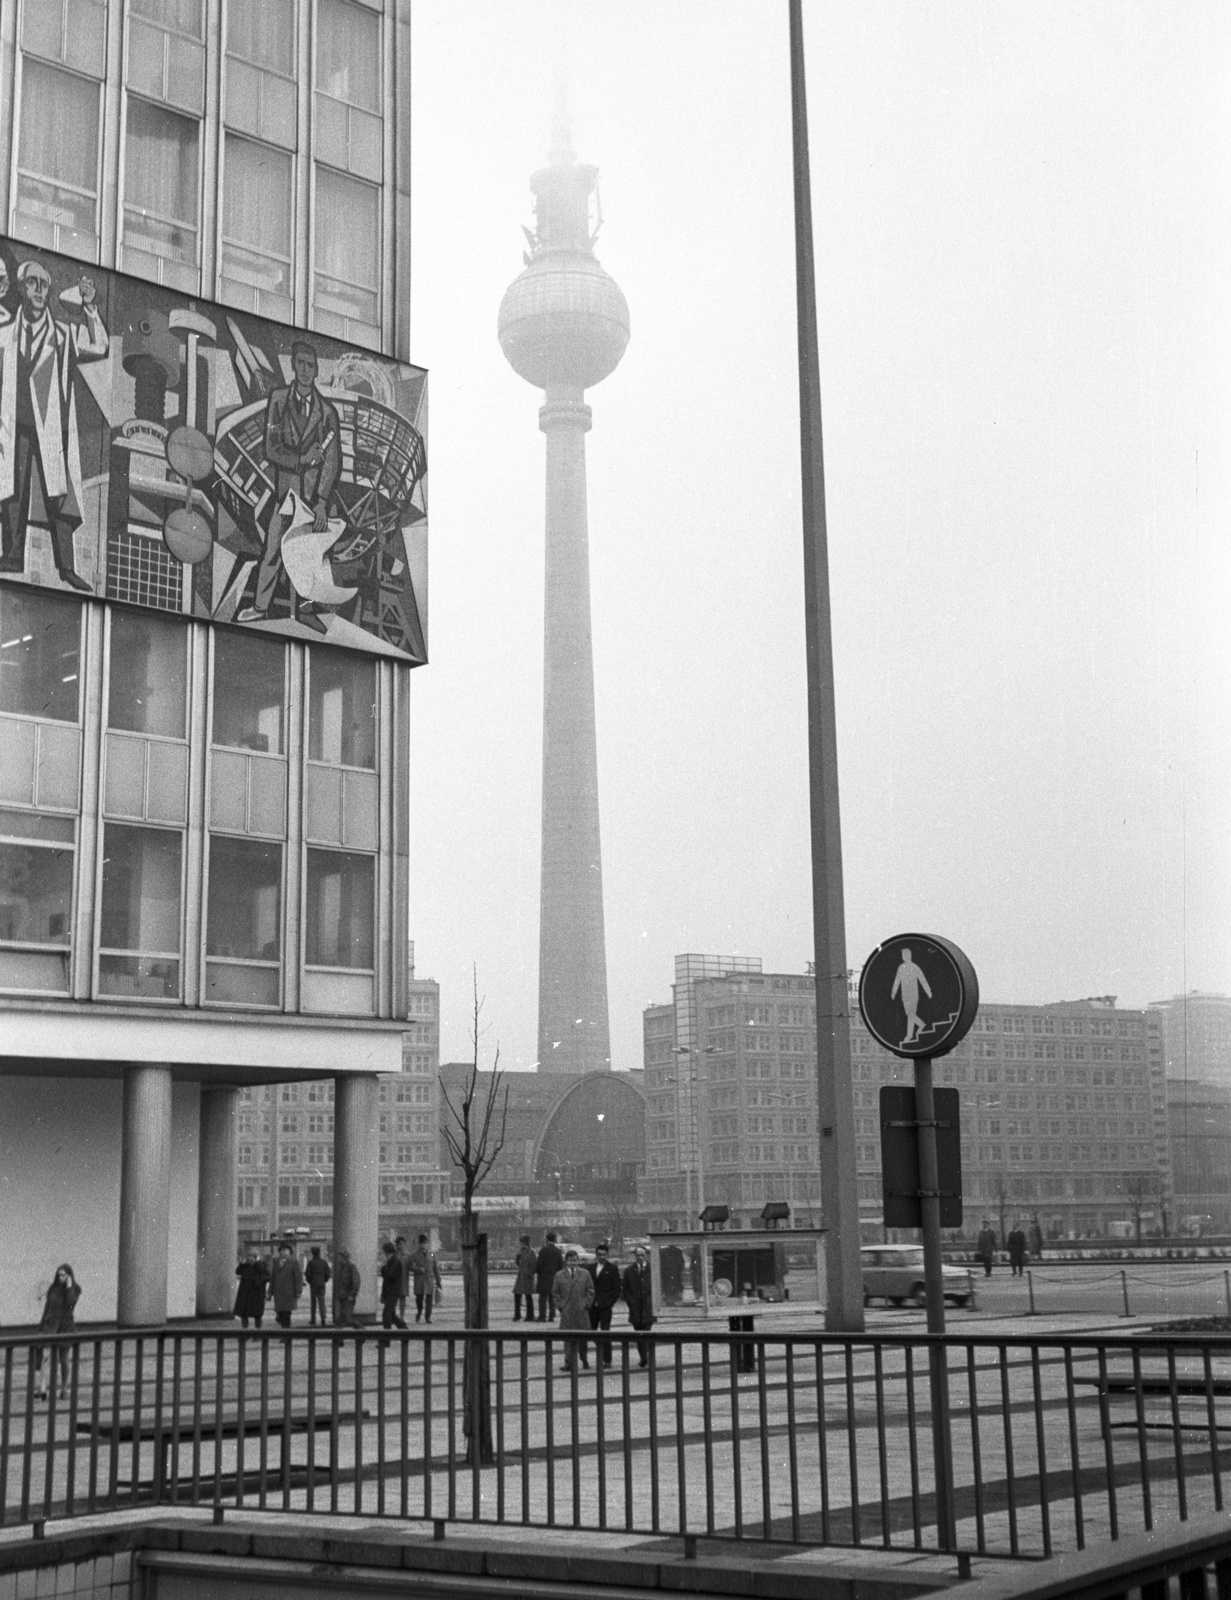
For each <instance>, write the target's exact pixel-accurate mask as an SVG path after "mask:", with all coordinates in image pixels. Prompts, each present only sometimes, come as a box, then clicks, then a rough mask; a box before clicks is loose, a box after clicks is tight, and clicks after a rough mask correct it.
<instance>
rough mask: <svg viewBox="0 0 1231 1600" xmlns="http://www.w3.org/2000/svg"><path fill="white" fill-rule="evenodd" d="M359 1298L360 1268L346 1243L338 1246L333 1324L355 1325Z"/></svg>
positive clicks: (337, 1325)
mask: <svg viewBox="0 0 1231 1600" xmlns="http://www.w3.org/2000/svg"><path fill="white" fill-rule="evenodd" d="M358 1298H359V1268H358V1267H357V1266H356V1265H355V1263H354V1262H353V1261H352V1260H351V1258H350V1251H349V1250H348V1249H347V1248H346V1246H345V1245H339V1246H338V1270H337V1272H335V1273H334V1276H333V1325H334V1327H335V1328H353V1327H354V1326H355V1301H356V1300H357V1299H358Z"/></svg>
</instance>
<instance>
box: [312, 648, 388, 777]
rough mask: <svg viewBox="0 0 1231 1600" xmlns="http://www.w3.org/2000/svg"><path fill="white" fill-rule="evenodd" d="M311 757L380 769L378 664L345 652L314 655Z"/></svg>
mask: <svg viewBox="0 0 1231 1600" xmlns="http://www.w3.org/2000/svg"><path fill="white" fill-rule="evenodd" d="M310 699H311V705H310V710H309V726H308V759H309V760H311V761H332V762H335V763H337V764H340V765H341V766H344V767H371V768H374V767H375V766H376V663H375V662H374V661H369V660H366V659H365V658H364V657H363V656H358V655H348V654H347V653H346V652H345V651H343V650H319V649H318V650H313V651H312V652H311V690H310Z"/></svg>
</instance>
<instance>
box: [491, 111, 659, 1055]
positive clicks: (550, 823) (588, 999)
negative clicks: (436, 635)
mask: <svg viewBox="0 0 1231 1600" xmlns="http://www.w3.org/2000/svg"><path fill="white" fill-rule="evenodd" d="M554 133H555V137H554V140H553V143H554V146H555V148H554V149H553V150H552V152H551V154H550V157H549V165H548V166H546V167H544V168H543V169H542V170H541V171H539V172H536V173H534V174H533V176H532V177H531V179H530V187H531V189H532V190H533V192H534V199H535V231H534V232H533V234H531V233H530V232H529V230H527V238H528V239H529V241H530V250H529V253H528V254H527V255H526V257H525V262H526V269H525V271H524V272H523V273H522V274H521V275H520V277H518V278H516V279H514V281H513V283H512V284H510V286H509V288H508V290H507V292H506V294H505V296H504V299H503V301H502V302H501V305H500V317H499V324H498V330H499V336H500V345H501V348H502V349H503V351H504V354H505V356H506V358H507V359H508V361H509V363H510V364H511V365H512V367H513V369H514V371H516V372H517V373H518V375H519V376H520V377H523V378H525V380H526V381H527V383H532V384H534V386H535V387H536V388H539V389H542V390H543V391H544V401H545V403H544V405H543V407H542V409H541V410H540V411H539V427H540V428H541V429H542V430H543V432H544V433H545V434H546V435H547V537H546V547H547V579H546V593H545V606H544V642H543V856H542V876H541V888H540V899H539V917H540V922H539V1040H538V1045H539V1057H538V1065H539V1070H540V1071H545V1072H568V1073H579V1072H603V1071H608V1070H610V1067H611V1044H610V1036H609V1032H608V1026H607V956H606V946H605V941H604V935H603V869H602V852H601V848H600V844H599V825H598V755H597V749H596V741H595V732H594V658H593V648H592V644H591V638H590V552H589V537H588V532H587V525H586V456H585V436H586V433H587V432H588V431H589V428H590V408H589V406H588V405H586V404H585V400H584V392H585V390H586V389H588V388H589V387H590V386H591V385H592V384H596V383H599V382H601V380H602V379H603V378H605V377H607V376H608V374H610V373H611V372H614V370H615V368H616V366H617V364H618V363H619V360H620V357H621V356H622V355H623V354H624V348H625V346H626V345H627V343H628V306H627V304H626V302H625V299H624V296H623V294H621V292H620V290H619V287H618V286H617V285H616V283H615V282H614V281H613V280H612V279H611V278H610V277H609V276H608V275H607V273H606V272H604V271H603V269H602V267H601V266H600V265H599V263H598V261H597V259H596V258H595V255H594V235H595V232H596V231H597V229H596V228H592V227H591V218H590V197H591V196H592V195H594V194H595V193H596V178H597V169H596V168H594V167H591V166H582V165H580V164H579V163H578V162H577V161H576V159H575V157H574V155H573V152H572V150H571V149H570V148H569V136H568V131H567V126H566V123H565V118H564V116H563V114H562V113H561V114H559V115H557V118H556V126H555V130H554Z"/></svg>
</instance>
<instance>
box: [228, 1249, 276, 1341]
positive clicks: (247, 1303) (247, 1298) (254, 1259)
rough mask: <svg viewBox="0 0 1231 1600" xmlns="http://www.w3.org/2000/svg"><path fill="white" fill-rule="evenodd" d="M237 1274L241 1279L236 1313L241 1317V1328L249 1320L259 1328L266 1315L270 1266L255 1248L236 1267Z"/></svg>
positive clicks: (236, 1292)
mask: <svg viewBox="0 0 1231 1600" xmlns="http://www.w3.org/2000/svg"><path fill="white" fill-rule="evenodd" d="M235 1276H236V1277H237V1278H238V1279H239V1288H238V1289H237V1290H236V1291H235V1311H234V1315H235V1316H237V1317H238V1318H239V1325H240V1327H241V1328H246V1327H247V1326H248V1322H249V1320H251V1322H252V1325H253V1327H254V1328H259V1327H260V1326H261V1318H262V1317H263V1316H264V1315H265V1297H266V1295H267V1294H268V1293H269V1268H268V1267H267V1266H266V1265H265V1263H264V1262H263V1261H262V1260H261V1258H260V1256H259V1255H258V1253H257V1252H256V1251H255V1250H249V1252H248V1254H247V1255H246V1256H245V1257H244V1259H243V1260H242V1261H241V1262H240V1264H239V1265H238V1266H237V1267H236V1269H235Z"/></svg>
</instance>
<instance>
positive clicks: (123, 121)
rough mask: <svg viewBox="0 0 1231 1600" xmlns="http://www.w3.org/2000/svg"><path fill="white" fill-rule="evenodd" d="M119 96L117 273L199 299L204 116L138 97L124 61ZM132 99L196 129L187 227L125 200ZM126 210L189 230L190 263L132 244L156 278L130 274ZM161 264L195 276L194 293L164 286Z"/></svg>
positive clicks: (142, 274)
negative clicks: (193, 192)
mask: <svg viewBox="0 0 1231 1600" xmlns="http://www.w3.org/2000/svg"><path fill="white" fill-rule="evenodd" d="M143 20H144V19H143ZM152 25H153V26H158V27H162V26H163V24H161V23H158V24H152ZM167 31H168V32H174V31H175V30H174V29H168V30H167ZM181 37H183V38H189V37H191V35H188V34H184V35H181ZM123 93H124V104H123V108H122V112H121V116H120V152H119V171H118V174H117V186H118V189H119V204H118V206H117V208H116V210H117V221H118V230H117V231H118V239H117V246H118V248H117V251H116V254H117V257H118V260H119V266H120V270H121V271H123V272H128V273H132V274H133V276H135V277H139V278H142V279H144V280H145V282H147V283H157V284H158V285H159V286H160V287H163V286H165V287H167V288H169V289H171V290H172V291H173V292H175V293H180V294H185V293H195V294H196V295H198V296H199V295H200V294H201V293H202V291H203V287H204V286H203V284H202V266H201V262H202V249H201V245H202V242H203V235H204V231H205V230H204V220H205V138H206V129H205V117H204V116H203V115H202V116H194V115H193V114H192V112H191V111H186V110H185V109H184V108H183V107H182V106H178V105H173V104H172V103H171V102H170V101H168V100H155V99H153V98H151V96H149V95H146V94H141V93H140V92H139V91H138V90H135V89H130V88H129V87H128V71H127V61H125V74H124V92H123ZM134 100H135V101H137V102H139V103H140V104H141V105H144V106H152V107H153V109H154V110H155V111H161V112H162V113H163V114H164V115H165V116H168V117H180V118H182V119H183V121H185V122H191V123H193V124H194V125H195V127H196V130H197V154H196V168H197V198H196V216H195V218H194V220H193V221H192V223H191V224H189V223H187V222H185V221H184V219H183V218H181V217H164V216H161V215H159V213H157V212H155V211H140V212H138V211H137V210H136V208H135V207H133V206H130V204H129V199H128V114H129V108H130V106H131V105H132V103H133V101H134ZM130 211H132V212H134V213H135V214H136V215H138V216H148V217H150V218H151V219H152V220H153V221H154V222H155V223H157V224H159V225H161V226H162V227H165V228H188V227H191V229H192V233H193V237H194V239H195V240H196V249H195V251H194V260H192V261H191V262H188V261H181V260H177V259H176V258H175V257H172V256H164V255H160V254H159V253H158V252H157V251H155V250H149V249H144V248H142V247H141V246H140V245H137V244H136V243H135V242H134V244H133V248H134V249H138V250H140V251H141V254H142V255H145V256H154V257H155V258H156V260H157V261H158V276H157V277H156V278H151V277H150V276H149V275H148V273H144V272H138V271H134V264H133V263H132V262H130V261H129V260H128V259H127V252H128V248H129V237H128V217H129V213H130ZM165 262H170V263H171V265H172V266H173V267H177V268H179V269H180V270H181V271H185V272H190V273H194V274H195V276H196V286H195V290H186V289H184V288H183V287H182V285H179V284H176V283H167V281H166V276H165V267H164V263H165Z"/></svg>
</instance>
